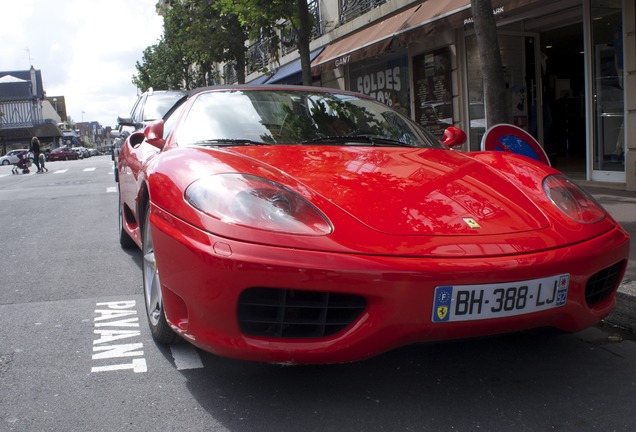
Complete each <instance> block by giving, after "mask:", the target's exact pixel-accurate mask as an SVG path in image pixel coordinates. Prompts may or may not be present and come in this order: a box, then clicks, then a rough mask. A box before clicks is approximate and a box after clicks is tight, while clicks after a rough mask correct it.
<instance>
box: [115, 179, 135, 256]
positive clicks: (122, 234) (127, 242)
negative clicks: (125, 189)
mask: <svg viewBox="0 0 636 432" xmlns="http://www.w3.org/2000/svg"><path fill="white" fill-rule="evenodd" d="M117 191H118V196H119V198H118V199H117V205H118V207H119V214H118V215H117V216H118V217H117V219H118V220H119V244H120V246H121V247H122V249H133V248H136V247H137V243H135V241H134V240H133V239H132V238H131V237H130V236H129V235H128V233H127V232H126V230H125V229H124V212H123V211H122V204H121V191H120V190H119V188H117Z"/></svg>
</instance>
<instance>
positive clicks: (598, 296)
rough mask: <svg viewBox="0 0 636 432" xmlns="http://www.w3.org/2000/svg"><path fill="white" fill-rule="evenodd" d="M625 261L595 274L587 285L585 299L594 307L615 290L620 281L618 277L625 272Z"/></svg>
mask: <svg viewBox="0 0 636 432" xmlns="http://www.w3.org/2000/svg"><path fill="white" fill-rule="evenodd" d="M624 268H625V261H621V262H618V263H616V264H614V265H613V266H610V267H607V268H606V269H604V270H601V271H600V272H598V273H596V274H594V275H593V276H592V277H591V278H590V279H589V280H588V281H587V284H586V285H585V301H586V302H587V305H588V306H590V307H592V306H594V305H595V304H597V303H599V302H601V301H603V300H605V299H606V298H607V297H608V296H609V295H610V294H611V293H612V291H614V289H615V288H616V286H617V285H618V283H619V282H620V281H619V280H618V278H619V277H620V275H621V274H622V273H623V269H624Z"/></svg>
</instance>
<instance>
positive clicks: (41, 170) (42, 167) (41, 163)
mask: <svg viewBox="0 0 636 432" xmlns="http://www.w3.org/2000/svg"><path fill="white" fill-rule="evenodd" d="M45 165H46V158H45V157H44V153H40V172H44V171H46V172H49V169H48V168H47V167H46V166H45Z"/></svg>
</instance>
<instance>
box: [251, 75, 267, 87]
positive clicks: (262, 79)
mask: <svg viewBox="0 0 636 432" xmlns="http://www.w3.org/2000/svg"><path fill="white" fill-rule="evenodd" d="M268 79H270V76H269V75H261V76H259V77H258V78H256V79H255V80H253V81H250V82H249V83H248V84H254V85H257V84H265V82H266V81H267V80H268Z"/></svg>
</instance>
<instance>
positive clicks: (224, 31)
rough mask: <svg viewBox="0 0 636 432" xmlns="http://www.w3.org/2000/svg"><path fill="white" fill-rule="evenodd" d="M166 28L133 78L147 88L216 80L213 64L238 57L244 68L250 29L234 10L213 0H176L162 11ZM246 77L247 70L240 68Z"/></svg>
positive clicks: (196, 84) (187, 86)
mask: <svg viewBox="0 0 636 432" xmlns="http://www.w3.org/2000/svg"><path fill="white" fill-rule="evenodd" d="M163 27H164V34H163V36H162V38H161V40H160V42H159V43H158V44H157V45H152V46H150V47H148V48H146V49H145V50H144V54H143V60H142V62H141V63H140V62H137V63H136V68H137V74H136V75H134V76H133V84H135V85H136V86H137V87H138V88H139V89H140V90H142V91H144V90H146V89H147V88H148V87H153V88H156V89H167V88H170V89H186V90H188V89H192V88H195V87H201V86H207V85H212V84H215V83H216V81H217V80H218V76H217V74H216V71H215V69H214V67H213V66H214V64H215V63H217V62H223V61H234V62H236V63H237V65H240V67H241V68H242V69H243V70H244V69H245V67H244V66H245V41H246V40H247V33H246V32H245V30H244V29H243V28H242V26H241V25H240V23H239V20H238V19H237V17H236V16H234V15H231V14H229V13H226V12H223V11H221V10H220V8H219V7H218V6H217V4H216V2H214V1H212V0H173V1H172V2H171V3H170V8H169V9H168V10H167V11H166V12H165V13H164V25H163ZM238 77H239V80H241V79H242V81H244V79H245V74H244V72H243V73H242V74H241V73H238Z"/></svg>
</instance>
